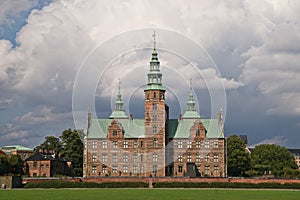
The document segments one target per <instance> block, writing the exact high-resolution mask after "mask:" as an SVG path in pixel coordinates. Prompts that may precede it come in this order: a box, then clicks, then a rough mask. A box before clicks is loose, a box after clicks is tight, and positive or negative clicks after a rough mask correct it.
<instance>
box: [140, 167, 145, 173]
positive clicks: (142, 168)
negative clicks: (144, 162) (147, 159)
mask: <svg viewBox="0 0 300 200" xmlns="http://www.w3.org/2000/svg"><path fill="white" fill-rule="evenodd" d="M140 173H141V174H142V173H144V166H140Z"/></svg>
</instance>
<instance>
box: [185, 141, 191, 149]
mask: <svg viewBox="0 0 300 200" xmlns="http://www.w3.org/2000/svg"><path fill="white" fill-rule="evenodd" d="M186 147H187V148H189V149H191V148H192V141H187V143H186Z"/></svg>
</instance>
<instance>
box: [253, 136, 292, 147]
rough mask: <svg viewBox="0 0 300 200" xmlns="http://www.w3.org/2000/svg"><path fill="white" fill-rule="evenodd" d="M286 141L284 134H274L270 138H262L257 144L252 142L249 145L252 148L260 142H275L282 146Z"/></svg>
mask: <svg viewBox="0 0 300 200" xmlns="http://www.w3.org/2000/svg"><path fill="white" fill-rule="evenodd" d="M287 142H288V140H287V139H286V138H285V137H284V136H274V137H272V138H268V139H264V140H263V141H261V142H259V143H257V144H253V145H251V146H250V147H251V148H254V147H255V146H258V145H260V144H276V145H280V146H284V145H286V143H287Z"/></svg>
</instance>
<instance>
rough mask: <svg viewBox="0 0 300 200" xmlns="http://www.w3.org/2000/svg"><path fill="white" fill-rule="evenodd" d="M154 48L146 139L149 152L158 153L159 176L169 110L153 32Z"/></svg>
mask: <svg viewBox="0 0 300 200" xmlns="http://www.w3.org/2000/svg"><path fill="white" fill-rule="evenodd" d="M153 38H154V48H153V51H152V57H151V61H150V70H149V72H148V74H147V78H148V83H147V88H146V89H145V90H144V92H145V140H147V143H148V145H147V147H146V148H147V152H148V153H150V152H152V153H153V154H157V156H158V158H159V159H158V160H157V162H156V163H153V166H154V167H153V173H154V172H155V170H154V168H155V165H157V173H154V174H157V175H158V176H164V175H165V163H166V162H165V147H166V144H167V142H168V140H169V134H168V120H169V114H168V113H169V111H168V106H167V105H166V104H165V91H166V90H165V88H164V87H163V85H162V73H161V72H160V62H159V60H158V54H157V51H156V37H155V32H154V34H153Z"/></svg>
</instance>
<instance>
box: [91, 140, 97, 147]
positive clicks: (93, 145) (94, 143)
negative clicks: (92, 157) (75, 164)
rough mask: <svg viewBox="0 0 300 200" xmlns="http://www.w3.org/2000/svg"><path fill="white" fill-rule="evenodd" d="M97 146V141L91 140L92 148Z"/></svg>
mask: <svg viewBox="0 0 300 200" xmlns="http://www.w3.org/2000/svg"><path fill="white" fill-rule="evenodd" d="M96 148H97V141H93V142H92V149H96Z"/></svg>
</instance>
